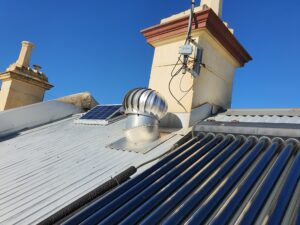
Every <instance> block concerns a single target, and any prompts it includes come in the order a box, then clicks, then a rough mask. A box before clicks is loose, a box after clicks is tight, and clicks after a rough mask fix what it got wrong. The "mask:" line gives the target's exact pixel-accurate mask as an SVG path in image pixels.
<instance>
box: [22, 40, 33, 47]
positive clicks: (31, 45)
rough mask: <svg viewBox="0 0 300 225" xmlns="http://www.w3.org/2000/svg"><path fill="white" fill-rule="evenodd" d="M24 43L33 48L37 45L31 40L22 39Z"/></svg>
mask: <svg viewBox="0 0 300 225" xmlns="http://www.w3.org/2000/svg"><path fill="white" fill-rule="evenodd" d="M22 45H25V46H30V47H32V48H35V45H34V44H33V43H32V42H30V41H22Z"/></svg>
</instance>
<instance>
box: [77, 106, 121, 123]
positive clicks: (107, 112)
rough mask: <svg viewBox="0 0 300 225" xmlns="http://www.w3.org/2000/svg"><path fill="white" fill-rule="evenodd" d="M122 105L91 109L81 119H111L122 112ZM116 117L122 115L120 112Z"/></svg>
mask: <svg viewBox="0 0 300 225" xmlns="http://www.w3.org/2000/svg"><path fill="white" fill-rule="evenodd" d="M120 108H121V105H105V106H96V107H95V108H93V109H91V110H90V111H89V112H87V113H86V114H85V115H83V116H82V117H81V118H80V119H86V120H105V119H107V118H109V117H110V116H111V115H113V114H114V113H116V112H117V111H118V110H120ZM116 115H120V114H119V113H118V112H117V113H116Z"/></svg>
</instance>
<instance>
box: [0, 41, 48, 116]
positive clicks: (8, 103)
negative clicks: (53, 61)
mask: <svg viewBox="0 0 300 225" xmlns="http://www.w3.org/2000/svg"><path fill="white" fill-rule="evenodd" d="M33 48H34V45H33V44H32V43H30V42H28V41H23V42H22V49H21V51H20V55H19V58H18V60H17V61H16V62H15V63H13V64H11V65H10V66H9V67H8V68H7V69H6V71H5V72H2V73H0V80H2V87H1V90H0V111H3V110H7V109H12V108H16V107H20V106H25V105H29V104H34V103H38V102H41V101H43V99H44V94H45V91H46V90H49V89H51V88H52V87H53V86H52V85H51V84H50V83H49V82H48V78H47V77H46V75H45V74H44V73H42V72H40V68H41V67H40V66H38V65H34V68H33V69H32V68H30V65H29V62H30V56H31V53H32V49H33Z"/></svg>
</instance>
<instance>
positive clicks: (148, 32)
mask: <svg viewBox="0 0 300 225" xmlns="http://www.w3.org/2000/svg"><path fill="white" fill-rule="evenodd" d="M188 18H189V16H188V15H186V16H182V17H180V18H177V19H174V20H170V21H167V22H163V23H160V24H158V25H155V26H152V27H149V28H146V29H143V30H141V33H142V34H143V35H144V37H145V38H146V39H147V42H148V43H149V44H150V45H153V44H154V43H155V42H157V41H158V40H162V39H167V38H169V37H173V36H175V35H182V34H185V33H186V30H187V27H188ZM198 29H207V30H208V31H209V32H210V33H211V34H212V35H213V37H214V38H215V39H217V40H218V42H219V43H220V44H221V45H222V46H223V47H224V48H225V49H226V50H227V51H228V52H229V53H230V54H231V55H232V56H233V57H234V58H235V59H236V60H237V62H238V63H239V64H240V65H241V66H244V64H245V63H247V62H249V61H250V60H252V57H251V56H250V54H249V53H248V52H247V51H246V50H245V48H244V47H243V46H242V45H241V44H240V42H239V41H238V40H237V39H236V37H235V36H234V35H233V34H232V33H231V32H230V30H229V29H228V27H226V25H225V24H224V23H223V21H222V20H221V19H220V18H219V17H218V15H217V14H216V13H215V12H214V11H213V10H212V9H205V10H201V11H198V12H195V16H194V21H193V30H198Z"/></svg>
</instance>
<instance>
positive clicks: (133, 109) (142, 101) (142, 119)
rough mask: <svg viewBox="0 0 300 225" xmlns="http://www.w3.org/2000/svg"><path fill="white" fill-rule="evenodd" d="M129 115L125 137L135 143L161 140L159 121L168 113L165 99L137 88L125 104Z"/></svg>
mask: <svg viewBox="0 0 300 225" xmlns="http://www.w3.org/2000/svg"><path fill="white" fill-rule="evenodd" d="M123 107H124V110H125V114H126V115H127V121H126V129H125V136H126V139H127V140H128V141H130V142H133V143H138V142H151V141H154V140H156V139H158V138H159V120H160V119H161V118H162V117H163V116H164V115H165V114H166V113H167V110H168V105H167V103H166V101H165V99H164V98H163V97H162V96H161V95H160V94H159V93H158V92H156V91H154V90H151V89H146V88H136V89H133V90H131V91H129V92H128V93H127V94H126V96H125V98H124V102H123Z"/></svg>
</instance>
